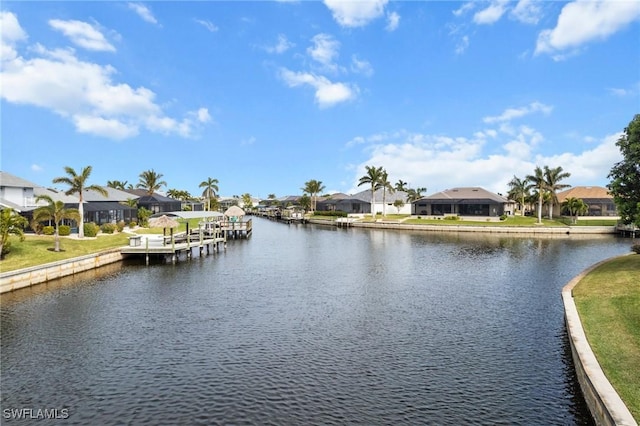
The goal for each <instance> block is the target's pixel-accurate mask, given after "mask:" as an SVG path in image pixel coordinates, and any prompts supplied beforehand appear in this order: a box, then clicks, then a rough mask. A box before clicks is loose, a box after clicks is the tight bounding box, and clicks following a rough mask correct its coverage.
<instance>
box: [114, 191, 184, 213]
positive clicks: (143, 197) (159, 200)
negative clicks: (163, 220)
mask: <svg viewBox="0 0 640 426" xmlns="http://www.w3.org/2000/svg"><path fill="white" fill-rule="evenodd" d="M126 192H128V193H129V194H132V195H133V197H132V198H136V197H137V198H138V207H144V208H145V209H147V210H151V212H153V213H163V212H173V211H179V210H182V201H180V200H176V199H175V198H170V197H166V196H164V195H160V194H158V193H157V192H154V193H153V194H151V195H149V193H148V192H147V191H146V190H144V189H127V191H126Z"/></svg>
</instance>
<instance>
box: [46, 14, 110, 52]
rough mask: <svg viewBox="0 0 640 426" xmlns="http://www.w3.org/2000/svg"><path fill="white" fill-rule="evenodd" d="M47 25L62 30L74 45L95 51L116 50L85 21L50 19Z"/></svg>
mask: <svg viewBox="0 0 640 426" xmlns="http://www.w3.org/2000/svg"><path fill="white" fill-rule="evenodd" d="M49 25H50V26H51V28H53V29H55V30H58V31H60V32H62V33H63V34H64V35H65V36H67V37H68V38H69V39H70V40H71V42H72V43H73V44H75V45H76V46H80V47H83V48H85V49H88V50H95V51H108V52H115V50H116V48H115V47H113V45H112V44H111V43H109V42H108V41H107V39H106V38H105V37H104V35H103V34H102V33H101V32H100V31H98V30H97V29H96V28H95V27H94V26H93V25H91V24H89V23H87V22H82V21H75V20H70V21H63V20H60V19H51V20H50V21H49Z"/></svg>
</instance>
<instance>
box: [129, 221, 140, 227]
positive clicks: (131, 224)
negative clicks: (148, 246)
mask: <svg viewBox="0 0 640 426" xmlns="http://www.w3.org/2000/svg"><path fill="white" fill-rule="evenodd" d="M136 226H138V222H136V221H135V220H132V221H131V222H129V228H135V227H136Z"/></svg>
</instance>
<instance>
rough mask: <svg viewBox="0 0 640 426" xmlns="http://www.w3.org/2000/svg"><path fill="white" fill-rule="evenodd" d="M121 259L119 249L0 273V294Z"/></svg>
mask: <svg viewBox="0 0 640 426" xmlns="http://www.w3.org/2000/svg"><path fill="white" fill-rule="evenodd" d="M122 259H123V256H122V254H121V253H120V249H119V248H117V249H112V250H106V251H103V252H100V253H95V254H89V255H86V256H80V257H74V258H72V259H66V260H60V261H57V262H52V263H47V264H44V265H39V266H33V267H31V268H25V269H18V270H16V271H9V272H3V273H0V294H1V293H6V292H9V291H13V290H17V289H20V288H24V287H29V286H32V285H35V284H41V283H44V282H47V281H50V280H53V279H56V278H62V277H66V276H68V275H73V274H77V273H78V272H83V271H88V270H90V269H95V268H99V267H100V266H103V265H107V264H110V263H114V262H119V261H121V260H122Z"/></svg>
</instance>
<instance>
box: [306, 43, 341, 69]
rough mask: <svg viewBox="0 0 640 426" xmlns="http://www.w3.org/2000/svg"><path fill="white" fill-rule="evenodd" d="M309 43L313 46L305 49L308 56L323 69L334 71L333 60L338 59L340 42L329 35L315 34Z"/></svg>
mask: <svg viewBox="0 0 640 426" xmlns="http://www.w3.org/2000/svg"><path fill="white" fill-rule="evenodd" d="M311 41H312V42H313V46H310V47H308V48H307V53H308V54H309V56H311V57H312V58H313V59H314V60H315V61H317V62H319V63H320V64H322V65H323V66H324V67H325V68H327V69H329V70H336V69H337V65H336V64H335V63H334V59H335V58H337V57H338V54H339V51H340V42H339V41H338V40H336V39H334V38H333V37H332V36H331V35H329V34H317V35H315V36H314V37H313V38H312V39H311Z"/></svg>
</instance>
